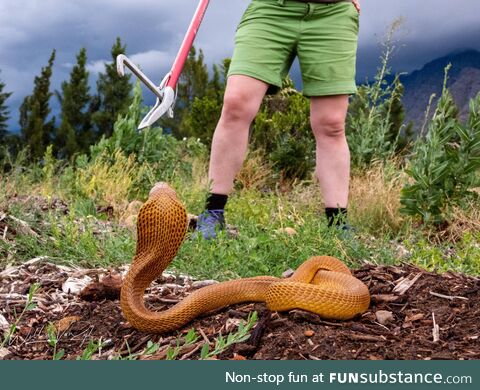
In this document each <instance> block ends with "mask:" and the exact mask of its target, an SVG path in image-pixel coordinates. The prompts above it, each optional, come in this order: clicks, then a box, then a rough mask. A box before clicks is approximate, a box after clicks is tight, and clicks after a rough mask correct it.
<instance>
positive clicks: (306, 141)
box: [252, 79, 315, 179]
mask: <svg viewBox="0 0 480 390" xmlns="http://www.w3.org/2000/svg"><path fill="white" fill-rule="evenodd" d="M252 146H253V148H255V149H258V150H261V151H262V152H264V153H265V154H266V155H268V158H269V160H270V161H271V163H272V164H273V167H274V169H275V170H276V171H277V172H279V173H280V174H281V175H282V176H284V177H287V178H290V179H293V178H298V179H304V178H305V177H307V175H308V174H309V173H311V171H312V169H313V167H314V166H315V141H314V138H313V135H312V130H311V127H310V104H309V101H308V99H307V98H305V97H304V96H303V95H302V94H301V93H299V92H297V91H296V90H295V89H294V88H293V83H292V81H291V80H290V79H287V80H286V81H285V84H284V87H283V88H282V90H281V91H280V92H279V93H278V94H277V95H274V96H268V97H267V98H266V99H265V102H264V104H263V105H262V107H261V109H260V112H259V113H258V115H257V117H256V119H255V122H254V127H253V133H252Z"/></svg>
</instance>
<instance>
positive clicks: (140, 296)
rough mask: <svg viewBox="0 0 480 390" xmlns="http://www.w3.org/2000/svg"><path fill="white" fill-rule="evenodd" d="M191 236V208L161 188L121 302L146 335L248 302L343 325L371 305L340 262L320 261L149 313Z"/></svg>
mask: <svg viewBox="0 0 480 390" xmlns="http://www.w3.org/2000/svg"><path fill="white" fill-rule="evenodd" d="M186 231H187V214H186V210H185V207H184V206H183V204H182V203H181V202H180V201H179V200H178V198H177V196H176V193H175V191H174V190H173V189H172V188H171V187H170V186H169V185H168V184H165V183H159V184H157V186H155V188H154V190H152V192H151V193H150V197H149V199H148V200H147V202H146V203H145V204H144V205H143V207H142V208H141V210H140V212H139V215H138V220H137V247H136V252H135V256H134V258H133V261H132V265H131V267H130V269H129V271H128V273H127V275H126V276H125V278H124V281H123V284H122V289H121V297H120V304H121V308H122V312H123V314H124V316H125V318H126V319H127V320H128V322H129V323H130V324H131V325H132V326H133V327H134V328H136V329H138V330H140V331H143V332H146V333H165V332H169V331H173V330H176V329H179V328H181V327H182V326H184V325H186V324H187V323H189V322H190V321H192V320H193V319H195V318H196V317H198V316H200V315H202V314H204V313H207V312H210V311H212V310H217V309H221V308H224V307H226V306H230V305H234V304H238V303H244V302H264V303H266V305H267V307H268V308H269V309H270V310H272V311H287V310H291V309H303V310H307V311H310V312H313V313H316V314H318V315H320V316H321V317H323V318H326V319H338V320H346V319H350V318H353V317H355V316H356V315H358V314H361V313H363V312H365V311H366V310H367V309H368V307H369V305H370V294H369V291H368V288H367V286H366V285H365V284H364V283H362V282H361V281H360V280H358V279H357V278H355V277H354V276H352V274H351V272H350V270H349V269H348V268H347V267H346V266H345V265H344V264H343V263H342V262H341V261H340V260H338V259H336V258H334V257H329V256H316V257H312V258H310V259H309V260H307V261H306V262H304V263H303V264H302V265H301V266H300V267H299V268H298V269H297V271H296V272H295V273H294V274H293V275H292V276H291V277H290V278H287V279H283V278H282V279H280V278H276V277H271V276H258V277H253V278H244V279H237V280H232V281H227V282H223V283H218V284H215V285H212V286H207V287H203V288H201V289H198V290H196V291H194V292H193V293H191V294H190V295H189V296H187V297H186V298H185V299H183V300H182V301H181V302H179V303H178V304H176V305H174V306H173V307H171V308H169V309H167V310H164V311H160V312H155V311H151V310H149V309H148V308H146V307H145V300H144V295H145V290H146V289H147V288H148V287H149V286H150V284H151V283H152V281H153V280H155V279H157V278H158V277H159V276H161V275H162V273H163V271H164V270H165V269H166V268H167V266H168V265H169V264H170V262H171V261H172V260H173V259H174V257H175V256H176V254H177V252H178V250H179V248H180V246H181V244H182V242H183V240H184V238H185V234H186Z"/></svg>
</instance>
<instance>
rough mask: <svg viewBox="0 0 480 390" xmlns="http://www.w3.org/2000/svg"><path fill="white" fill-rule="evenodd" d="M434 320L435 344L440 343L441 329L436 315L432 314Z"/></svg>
mask: <svg viewBox="0 0 480 390" xmlns="http://www.w3.org/2000/svg"><path fill="white" fill-rule="evenodd" d="M432 318H433V342H434V343H437V342H439V341H440V327H439V326H438V325H437V322H436V321H435V313H433V312H432Z"/></svg>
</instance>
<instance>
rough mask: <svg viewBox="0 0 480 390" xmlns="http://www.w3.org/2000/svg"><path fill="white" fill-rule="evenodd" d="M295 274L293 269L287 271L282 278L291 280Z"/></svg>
mask: <svg viewBox="0 0 480 390" xmlns="http://www.w3.org/2000/svg"><path fill="white" fill-rule="evenodd" d="M294 273H295V271H294V270H293V269H291V268H290V269H287V270H286V271H285V272H284V273H283V274H282V278H289V277H291V276H292V275H293V274H294Z"/></svg>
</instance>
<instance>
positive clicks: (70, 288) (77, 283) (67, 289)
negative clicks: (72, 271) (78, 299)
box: [62, 276, 93, 295]
mask: <svg viewBox="0 0 480 390" xmlns="http://www.w3.org/2000/svg"><path fill="white" fill-rule="evenodd" d="M92 282H93V279H92V278H91V277H90V276H84V277H82V278H74V277H70V278H68V279H67V280H66V281H65V283H63V285H62V291H63V292H64V293H65V294H73V295H79V294H80V292H81V291H82V290H83V289H84V288H85V287H87V286H88V285H89V284H91V283H92Z"/></svg>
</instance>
